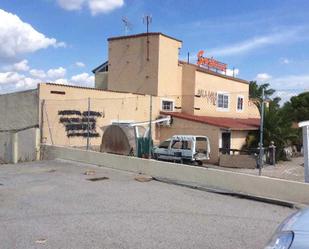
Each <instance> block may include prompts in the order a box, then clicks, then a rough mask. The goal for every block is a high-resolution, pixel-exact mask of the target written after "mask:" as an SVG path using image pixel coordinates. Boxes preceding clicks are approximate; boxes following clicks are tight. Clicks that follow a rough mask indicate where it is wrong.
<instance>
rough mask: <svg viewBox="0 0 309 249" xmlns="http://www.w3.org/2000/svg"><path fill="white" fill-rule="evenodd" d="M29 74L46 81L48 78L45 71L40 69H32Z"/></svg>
mask: <svg viewBox="0 0 309 249" xmlns="http://www.w3.org/2000/svg"><path fill="white" fill-rule="evenodd" d="M29 73H30V75H31V76H33V77H35V78H39V79H44V78H45V77H46V73H45V72H44V71H43V70H39V69H31V70H30V71H29Z"/></svg>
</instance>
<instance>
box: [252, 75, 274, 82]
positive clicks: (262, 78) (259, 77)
mask: <svg viewBox="0 0 309 249" xmlns="http://www.w3.org/2000/svg"><path fill="white" fill-rule="evenodd" d="M271 78H272V77H271V75H269V74H267V73H259V74H257V76H256V80H257V81H261V82H266V81H269V80H270V79H271Z"/></svg>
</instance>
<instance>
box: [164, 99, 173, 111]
mask: <svg viewBox="0 0 309 249" xmlns="http://www.w3.org/2000/svg"><path fill="white" fill-rule="evenodd" d="M161 103H162V106H161V109H162V111H168V112H173V111H174V101H172V100H162V102H161Z"/></svg>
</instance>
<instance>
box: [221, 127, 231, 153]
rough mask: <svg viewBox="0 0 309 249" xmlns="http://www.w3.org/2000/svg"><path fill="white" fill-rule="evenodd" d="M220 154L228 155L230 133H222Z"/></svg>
mask: <svg viewBox="0 0 309 249" xmlns="http://www.w3.org/2000/svg"><path fill="white" fill-rule="evenodd" d="M222 149H223V151H222V153H223V154H230V153H229V149H231V133H230V132H222Z"/></svg>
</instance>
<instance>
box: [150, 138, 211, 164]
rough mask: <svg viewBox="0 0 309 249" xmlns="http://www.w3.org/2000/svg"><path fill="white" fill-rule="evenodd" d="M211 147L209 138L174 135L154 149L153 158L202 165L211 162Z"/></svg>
mask: <svg viewBox="0 0 309 249" xmlns="http://www.w3.org/2000/svg"><path fill="white" fill-rule="evenodd" d="M209 155H210V145H209V139H208V137H207V136H194V135H174V136H173V137H171V138H170V139H167V140H165V141H164V142H162V143H161V144H160V145H159V146H157V147H154V148H153V158H154V159H157V160H166V161H174V162H180V163H190V164H194V165H202V164H203V161H204V160H209Z"/></svg>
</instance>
